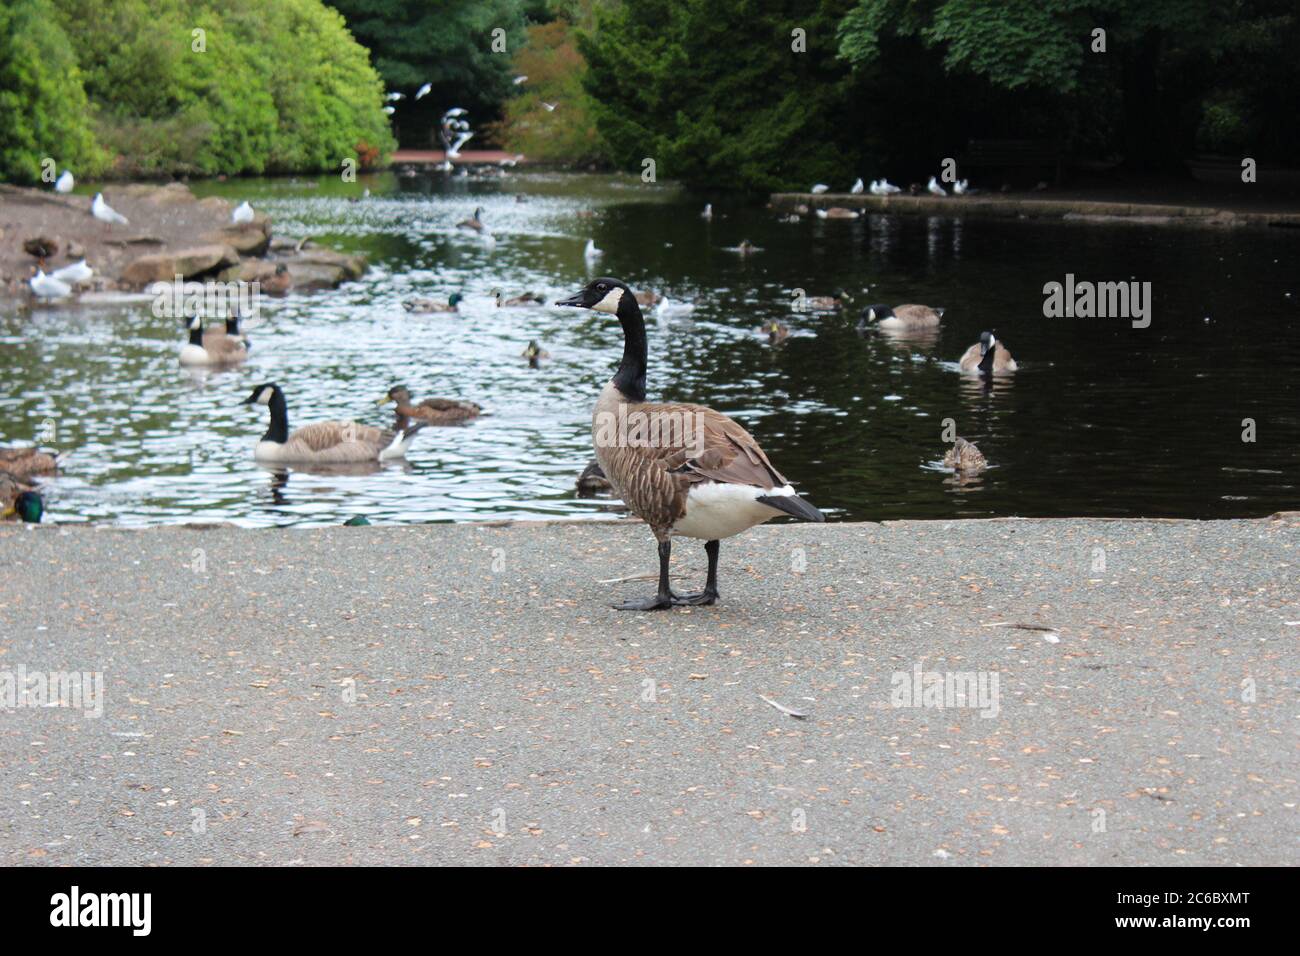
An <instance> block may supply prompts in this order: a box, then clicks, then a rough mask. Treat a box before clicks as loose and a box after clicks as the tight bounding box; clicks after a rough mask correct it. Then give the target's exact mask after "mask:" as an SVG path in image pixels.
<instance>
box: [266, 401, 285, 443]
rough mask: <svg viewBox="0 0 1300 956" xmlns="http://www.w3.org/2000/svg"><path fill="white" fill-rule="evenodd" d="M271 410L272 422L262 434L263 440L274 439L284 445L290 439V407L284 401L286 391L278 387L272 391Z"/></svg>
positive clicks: (269, 404) (269, 405)
mask: <svg viewBox="0 0 1300 956" xmlns="http://www.w3.org/2000/svg"><path fill="white" fill-rule="evenodd" d="M267 408H269V409H270V410H271V424H270V426H269V427H268V428H267V429H266V434H265V435H263V436H262V441H273V442H275V443H276V444H277V445H283V444H284V443H285V442H286V441H288V440H289V407H288V405H286V404H285V401H284V392H282V391H280V390H279V389H278V388H277V389H275V390H274V391H273V392H271V401H270V402H268V403H267Z"/></svg>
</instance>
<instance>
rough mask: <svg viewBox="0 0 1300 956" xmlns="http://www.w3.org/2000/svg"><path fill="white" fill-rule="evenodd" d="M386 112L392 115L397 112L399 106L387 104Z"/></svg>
mask: <svg viewBox="0 0 1300 956" xmlns="http://www.w3.org/2000/svg"><path fill="white" fill-rule="evenodd" d="M384 112H385V113H386V114H387V115H389V116H392V115H393V114H394V113H396V112H397V107H396V106H385V107H384Z"/></svg>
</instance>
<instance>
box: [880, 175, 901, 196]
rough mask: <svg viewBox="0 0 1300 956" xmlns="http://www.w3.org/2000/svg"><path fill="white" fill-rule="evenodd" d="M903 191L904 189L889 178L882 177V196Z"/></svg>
mask: <svg viewBox="0 0 1300 956" xmlns="http://www.w3.org/2000/svg"><path fill="white" fill-rule="evenodd" d="M902 191H903V190H902V189H900V188H899V187H898V186H895V185H894V184H893V183H891V182H890V181H889V180H888V179H882V180H881V181H880V195H882V196H894V195H896V194H898V193H901V192H902Z"/></svg>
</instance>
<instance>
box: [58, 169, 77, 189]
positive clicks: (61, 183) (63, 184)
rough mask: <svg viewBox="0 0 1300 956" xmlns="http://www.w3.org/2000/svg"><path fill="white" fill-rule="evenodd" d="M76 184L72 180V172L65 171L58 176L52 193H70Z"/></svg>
mask: <svg viewBox="0 0 1300 956" xmlns="http://www.w3.org/2000/svg"><path fill="white" fill-rule="evenodd" d="M76 184H77V181H76V180H75V179H73V178H72V171H71V170H69V169H65V170H64V171H63V175H62V176H60V177H59V178H58V181H57V182H56V183H55V184H54V191H55V192H56V193H70V192H72V187H73V186H75V185H76Z"/></svg>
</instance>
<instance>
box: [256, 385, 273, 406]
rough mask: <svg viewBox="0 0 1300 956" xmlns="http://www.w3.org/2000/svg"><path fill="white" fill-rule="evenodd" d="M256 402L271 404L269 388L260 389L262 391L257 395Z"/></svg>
mask: <svg viewBox="0 0 1300 956" xmlns="http://www.w3.org/2000/svg"><path fill="white" fill-rule="evenodd" d="M257 404H259V405H270V404H271V390H270V389H269V388H264V389H262V393H261V394H260V395H258V396H257Z"/></svg>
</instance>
